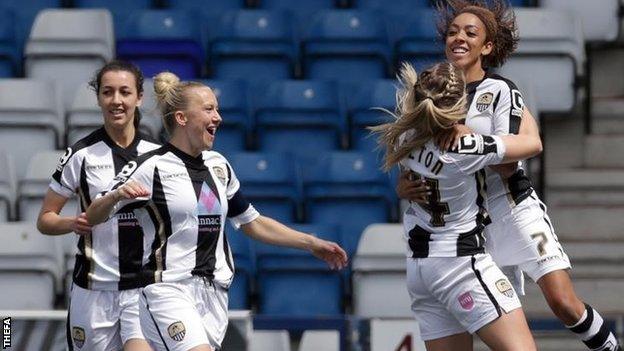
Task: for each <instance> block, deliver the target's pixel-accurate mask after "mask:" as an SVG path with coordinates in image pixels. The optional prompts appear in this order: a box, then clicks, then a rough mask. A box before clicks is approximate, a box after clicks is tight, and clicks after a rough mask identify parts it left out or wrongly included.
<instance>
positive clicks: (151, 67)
mask: <svg viewBox="0 0 624 351" xmlns="http://www.w3.org/2000/svg"><path fill="white" fill-rule="evenodd" d="M202 36H203V33H202V31H201V27H200V23H199V18H198V14H194V13H191V12H187V11H184V10H143V11H137V12H135V13H133V14H132V15H131V16H130V17H129V18H128V21H127V22H126V25H125V26H124V27H123V30H122V34H121V36H120V37H121V38H120V39H119V40H117V56H118V57H119V58H120V59H124V60H127V61H131V62H133V63H135V64H136V65H137V66H139V67H140V68H141V70H142V71H143V74H144V75H145V76H146V77H153V76H155V75H156V74H158V73H160V72H162V71H170V72H173V73H175V74H176V75H178V77H180V79H183V80H184V79H192V78H196V77H199V76H201V74H202V70H203V63H204V61H205V47H204V43H205V42H206V40H205V38H203V37H202Z"/></svg>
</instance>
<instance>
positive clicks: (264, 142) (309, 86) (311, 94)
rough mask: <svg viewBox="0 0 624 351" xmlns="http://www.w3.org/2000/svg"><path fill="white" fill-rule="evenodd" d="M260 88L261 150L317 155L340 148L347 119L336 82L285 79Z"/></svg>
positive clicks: (258, 127)
mask: <svg viewBox="0 0 624 351" xmlns="http://www.w3.org/2000/svg"><path fill="white" fill-rule="evenodd" d="M257 91H259V94H258V96H257V100H256V101H255V112H254V118H255V122H256V132H257V139H258V145H259V147H260V150H263V151H273V152H289V153H294V154H309V153H313V154H316V153H318V152H320V151H324V150H336V149H339V148H340V146H341V138H342V136H343V135H344V132H345V130H346V118H345V117H344V116H345V115H344V113H343V112H344V111H343V104H342V102H341V99H340V96H339V95H340V91H339V89H338V85H337V84H336V83H333V82H326V81H309V80H306V81H294V80H285V81H276V82H271V83H268V85H267V86H266V87H264V88H262V89H261V88H258V89H257Z"/></svg>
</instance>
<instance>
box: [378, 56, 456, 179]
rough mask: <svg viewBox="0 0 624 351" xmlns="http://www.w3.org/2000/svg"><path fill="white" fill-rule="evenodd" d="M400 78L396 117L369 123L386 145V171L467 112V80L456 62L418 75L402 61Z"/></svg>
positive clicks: (439, 64) (437, 65)
mask: <svg viewBox="0 0 624 351" xmlns="http://www.w3.org/2000/svg"><path fill="white" fill-rule="evenodd" d="M399 81H400V83H401V88H400V89H399V90H398V91H397V111H396V113H393V114H392V115H393V116H394V117H395V119H396V121H394V122H390V123H385V124H382V125H378V126H373V127H368V129H369V130H371V131H372V132H373V133H375V134H377V135H378V143H379V145H380V146H381V147H384V148H385V149H386V154H385V156H384V165H383V169H384V170H386V171H387V170H390V169H391V168H392V167H393V166H394V165H395V164H397V163H399V162H400V161H401V160H402V159H404V158H405V157H407V156H408V155H409V154H410V152H412V151H414V150H417V149H419V148H421V147H422V146H423V145H424V144H426V143H427V142H428V141H429V140H430V139H431V138H432V137H434V136H435V135H436V134H437V133H439V132H440V131H442V130H444V129H448V128H451V127H452V125H453V124H454V123H456V122H458V121H460V120H462V119H463V118H464V117H465V116H466V82H465V78H464V73H463V72H462V70H461V69H460V68H459V67H458V66H456V65H455V64H453V63H449V62H443V63H438V64H436V65H434V66H433V67H430V68H428V69H426V70H425V71H423V72H421V73H420V75H418V74H417V73H416V71H415V70H414V68H413V67H412V66H411V65H410V64H408V63H403V67H401V71H400V74H399Z"/></svg>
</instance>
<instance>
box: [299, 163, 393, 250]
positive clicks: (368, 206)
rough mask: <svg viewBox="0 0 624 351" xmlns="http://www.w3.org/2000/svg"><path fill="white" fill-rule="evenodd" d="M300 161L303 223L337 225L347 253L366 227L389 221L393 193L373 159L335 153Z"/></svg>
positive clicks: (352, 248)
mask: <svg viewBox="0 0 624 351" xmlns="http://www.w3.org/2000/svg"><path fill="white" fill-rule="evenodd" d="M300 161H303V162H301V172H302V178H303V196H304V208H305V219H306V222H310V223H332V224H336V225H340V226H341V229H342V235H343V237H342V243H343V244H344V246H343V247H344V248H345V250H346V251H347V253H349V254H351V253H353V252H354V251H355V248H356V247H357V243H358V240H359V238H360V235H361V233H362V231H363V230H364V228H365V227H366V226H367V225H368V224H370V223H376V222H388V221H389V220H390V218H391V217H392V197H391V195H390V194H391V192H392V189H390V187H389V186H388V179H387V176H386V175H385V174H383V173H382V172H381V170H379V162H378V160H377V158H376V157H375V155H373V154H371V153H370V152H362V153H360V152H355V151H351V152H346V151H344V152H340V151H336V152H328V153H325V154H320V155H318V156H317V157H315V158H312V157H310V158H307V159H304V160H300Z"/></svg>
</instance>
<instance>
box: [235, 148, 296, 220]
mask: <svg viewBox="0 0 624 351" xmlns="http://www.w3.org/2000/svg"><path fill="white" fill-rule="evenodd" d="M228 159H229V160H230V164H231V165H232V168H233V169H234V172H235V173H236V176H237V177H238V179H239V180H240V182H241V184H242V185H241V189H242V192H243V194H245V197H246V198H247V199H248V200H249V201H250V202H251V203H252V204H253V205H254V207H256V208H257V209H258V211H259V212H260V213H261V214H264V215H267V216H269V217H271V218H274V219H277V220H278V221H281V222H295V221H296V220H297V212H298V211H297V209H298V204H299V202H300V196H299V193H300V192H299V188H298V178H299V177H298V176H297V171H296V168H295V162H294V160H293V159H292V158H291V157H290V156H289V155H284V154H278V153H276V154H271V153H260V152H243V153H235V154H233V155H231V157H229V158H228Z"/></svg>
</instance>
